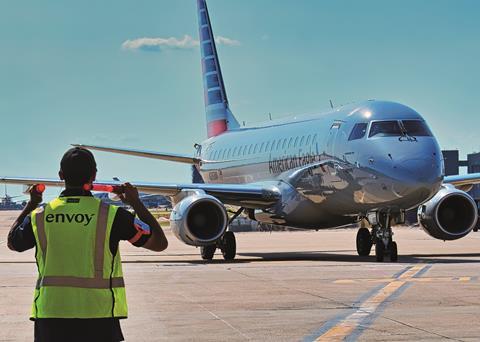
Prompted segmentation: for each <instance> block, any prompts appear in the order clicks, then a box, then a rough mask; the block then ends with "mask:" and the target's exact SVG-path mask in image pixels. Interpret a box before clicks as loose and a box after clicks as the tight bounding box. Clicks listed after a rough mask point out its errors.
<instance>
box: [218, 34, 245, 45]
mask: <svg viewBox="0 0 480 342" xmlns="http://www.w3.org/2000/svg"><path fill="white" fill-rule="evenodd" d="M215 42H216V43H217V44H218V45H227V46H239V45H240V42H239V41H238V40H235V39H230V38H227V37H222V36H217V37H215Z"/></svg>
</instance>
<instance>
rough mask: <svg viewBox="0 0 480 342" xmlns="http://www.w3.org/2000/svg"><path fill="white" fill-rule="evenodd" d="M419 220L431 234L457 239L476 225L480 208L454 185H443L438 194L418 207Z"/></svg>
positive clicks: (438, 237) (447, 238)
mask: <svg viewBox="0 0 480 342" xmlns="http://www.w3.org/2000/svg"><path fill="white" fill-rule="evenodd" d="M417 215H418V222H419V223H420V225H421V226H422V228H423V230H425V231H426V232H427V233H428V234H429V235H430V236H432V237H434V238H436V239H440V240H456V239H460V238H462V237H464V236H465V235H467V234H468V233H470V231H471V230H472V229H473V228H474V227H475V224H476V222H477V219H478V209H477V206H476V204H475V202H474V201H473V199H472V198H471V197H470V196H469V195H468V194H467V193H465V192H463V191H461V190H458V189H456V188H455V187H453V186H452V185H443V186H442V187H441V188H440V190H439V191H438V192H437V194H436V195H435V196H434V197H433V198H432V199H431V200H429V201H428V202H425V203H424V204H422V205H421V206H420V207H419V208H418V213H417Z"/></svg>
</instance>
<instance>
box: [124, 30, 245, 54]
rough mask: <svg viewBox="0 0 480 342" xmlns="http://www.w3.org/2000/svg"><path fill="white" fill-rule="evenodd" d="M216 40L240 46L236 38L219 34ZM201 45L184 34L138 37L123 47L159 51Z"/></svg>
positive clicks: (125, 48)
mask: <svg viewBox="0 0 480 342" xmlns="http://www.w3.org/2000/svg"><path fill="white" fill-rule="evenodd" d="M215 42H216V43H217V44H218V45H226V46H238V45H240V42H239V41H238V40H235V39H231V38H227V37H222V36H217V37H216V38H215ZM199 45H200V42H199V41H198V40H196V39H193V38H192V37H191V36H189V35H188V34H186V35H184V36H183V38H181V39H178V38H175V37H169V38H147V37H144V38H137V39H132V40H130V39H128V40H126V41H124V42H123V43H122V48H123V49H124V50H142V51H153V52H159V51H163V50H166V49H192V48H196V47H197V46H199Z"/></svg>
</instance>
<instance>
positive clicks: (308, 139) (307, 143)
mask: <svg viewBox="0 0 480 342" xmlns="http://www.w3.org/2000/svg"><path fill="white" fill-rule="evenodd" d="M310 139H311V136H310V135H309V136H308V137H307V142H306V143H305V145H307V146H308V145H310Z"/></svg>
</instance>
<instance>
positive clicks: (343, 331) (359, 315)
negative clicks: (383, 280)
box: [316, 264, 427, 341]
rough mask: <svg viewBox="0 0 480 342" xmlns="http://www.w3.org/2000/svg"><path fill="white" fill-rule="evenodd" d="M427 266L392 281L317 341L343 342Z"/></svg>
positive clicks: (412, 270) (409, 271)
mask: <svg viewBox="0 0 480 342" xmlns="http://www.w3.org/2000/svg"><path fill="white" fill-rule="evenodd" d="M426 266H427V265H425V264H422V265H415V266H413V267H412V268H410V269H409V270H408V271H406V272H404V273H403V274H401V275H400V276H399V277H398V278H396V279H392V281H390V282H389V283H388V284H387V285H385V286H384V287H382V288H381V289H380V290H378V291H376V292H375V293H374V294H372V295H371V296H370V297H369V298H367V299H366V300H365V301H364V302H363V303H362V304H360V306H359V307H358V309H357V310H356V311H355V312H353V313H351V314H350V315H348V316H347V317H345V318H344V319H343V320H341V321H340V322H338V323H337V324H336V325H335V326H333V327H332V328H330V329H329V330H327V331H326V332H325V333H324V334H322V335H321V336H319V337H318V338H317V339H316V341H343V340H344V339H345V338H346V337H348V336H349V335H350V334H352V333H353V332H354V330H355V329H356V328H357V327H358V326H359V324H360V322H361V321H362V320H363V319H365V318H366V317H368V316H369V315H371V314H373V313H374V312H375V311H376V310H377V308H378V307H379V306H380V305H381V304H382V303H383V302H385V301H386V300H387V299H388V298H389V297H390V296H392V295H393V294H394V293H395V292H396V291H398V290H399V289H400V287H402V286H403V285H404V284H406V283H407V282H408V281H410V280H411V279H412V278H413V277H414V276H415V275H416V274H418V273H419V272H421V271H422V270H423V269H424V268H425V267H426Z"/></svg>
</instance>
